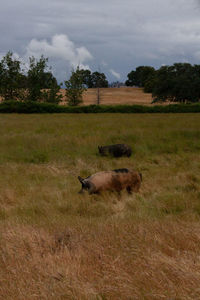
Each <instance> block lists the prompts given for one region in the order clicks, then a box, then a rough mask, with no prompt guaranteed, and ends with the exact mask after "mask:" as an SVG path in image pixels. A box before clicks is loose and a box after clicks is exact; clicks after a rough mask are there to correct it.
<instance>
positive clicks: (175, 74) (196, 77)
mask: <svg viewBox="0 0 200 300" xmlns="http://www.w3.org/2000/svg"><path fill="white" fill-rule="evenodd" d="M152 96H153V99H154V100H153V101H154V102H156V101H171V102H182V103H188V102H197V101H199V99H200V66H198V65H195V66H192V65H191V64H189V63H175V64H174V65H172V66H163V67H161V68H160V69H159V70H158V71H157V73H156V79H155V82H154V87H153V92H152Z"/></svg>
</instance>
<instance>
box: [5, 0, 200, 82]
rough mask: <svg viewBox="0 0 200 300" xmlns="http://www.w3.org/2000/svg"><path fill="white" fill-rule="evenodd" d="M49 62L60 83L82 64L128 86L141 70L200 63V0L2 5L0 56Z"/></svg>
mask: <svg viewBox="0 0 200 300" xmlns="http://www.w3.org/2000/svg"><path fill="white" fill-rule="evenodd" d="M8 51H12V52H13V53H14V54H15V55H16V56H18V57H20V58H21V59H22V61H24V62H26V63H27V61H28V59H29V57H30V56H32V55H33V56H35V57H36V58H39V57H40V56H41V55H42V54H43V55H44V56H45V57H48V58H49V62H48V64H49V66H52V72H53V74H54V76H55V77H56V78H57V79H58V81H59V82H62V81H64V80H67V79H68V77H69V75H70V73H71V70H72V68H76V67H77V66H78V65H79V66H80V67H81V68H84V69H90V70H91V71H92V72H94V71H101V72H103V73H105V75H106V77H107V79H108V80H109V81H110V82H112V81H122V82H123V81H125V80H126V79H127V74H128V73H129V72H130V71H132V70H134V69H135V68H136V67H138V66H141V65H148V66H153V67H155V68H160V67H161V66H162V65H170V64H173V63H175V62H189V63H191V64H200V1H199V0H175V1H174V0H165V1H164V0H101V1H99V0H98V1H97V0H40V1H39V0H15V1H11V0H1V9H0V56H1V57H2V56H3V55H5V54H6V53H7V52H8Z"/></svg>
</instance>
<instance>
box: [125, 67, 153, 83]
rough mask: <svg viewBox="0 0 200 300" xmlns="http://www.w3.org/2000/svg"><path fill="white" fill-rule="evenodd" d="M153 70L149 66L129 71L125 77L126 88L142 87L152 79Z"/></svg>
mask: <svg viewBox="0 0 200 300" xmlns="http://www.w3.org/2000/svg"><path fill="white" fill-rule="evenodd" d="M155 72H156V71H155V69H154V68H153V67H150V66H139V67H137V68H136V70H135V71H131V72H130V73H129V74H128V75H127V77H128V80H126V82H125V84H126V85H127V86H138V87H144V86H145V83H146V82H147V81H148V80H149V79H150V78H153V77H154V75H155Z"/></svg>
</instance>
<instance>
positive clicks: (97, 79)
mask: <svg viewBox="0 0 200 300" xmlns="http://www.w3.org/2000/svg"><path fill="white" fill-rule="evenodd" d="M79 72H80V74H81V76H82V81H83V84H84V85H85V86H87V88H97V87H99V88H103V87H105V88H106V87H108V81H107V79H106V75H105V74H104V73H100V72H97V71H96V72H93V73H91V71H90V70H79Z"/></svg>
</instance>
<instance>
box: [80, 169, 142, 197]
mask: <svg viewBox="0 0 200 300" xmlns="http://www.w3.org/2000/svg"><path fill="white" fill-rule="evenodd" d="M78 179H79V181H80V183H81V184H82V189H81V190H80V192H79V193H82V192H83V191H84V190H87V191H88V193H89V194H97V193H100V192H102V191H116V192H118V193H120V192H121V191H122V190H123V189H126V190H127V192H128V193H129V194H131V193H132V192H138V191H139V189H140V186H141V182H142V174H141V173H139V172H136V171H134V170H130V169H125V168H124V169H116V170H113V171H103V172H98V173H95V174H93V175H91V176H89V177H87V178H85V179H84V178H81V177H80V176H78Z"/></svg>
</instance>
